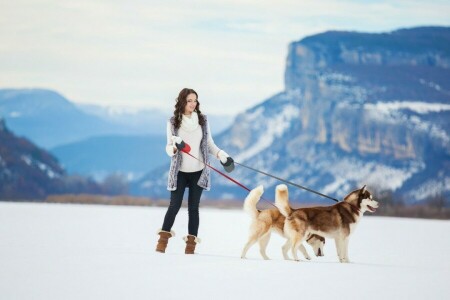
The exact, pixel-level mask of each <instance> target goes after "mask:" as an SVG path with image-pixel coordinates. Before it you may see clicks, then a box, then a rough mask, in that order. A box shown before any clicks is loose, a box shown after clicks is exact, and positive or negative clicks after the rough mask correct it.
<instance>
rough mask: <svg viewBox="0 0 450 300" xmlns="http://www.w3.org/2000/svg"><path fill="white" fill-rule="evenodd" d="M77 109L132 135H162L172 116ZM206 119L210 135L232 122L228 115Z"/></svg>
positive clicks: (151, 111) (147, 111)
mask: <svg viewBox="0 0 450 300" xmlns="http://www.w3.org/2000/svg"><path fill="white" fill-rule="evenodd" d="M77 107H78V108H79V109H81V110H82V111H83V112H85V113H87V114H90V115H93V116H97V117H99V118H101V119H103V120H105V121H108V122H113V123H116V124H120V125H122V126H123V127H125V128H129V131H130V132H132V133H134V135H136V134H142V135H149V134H150V135H161V134H164V133H165V132H166V124H167V120H168V119H169V117H170V116H171V115H172V112H171V111H162V110H158V109H148V108H147V109H146V108H130V107H118V106H99V105H93V104H79V105H77ZM208 118H209V119H210V120H212V122H213V124H214V126H213V127H212V128H211V132H212V133H219V132H221V131H223V130H224V129H226V128H227V127H228V126H230V124H231V122H232V121H233V118H232V116H229V115H214V114H213V115H210V114H208Z"/></svg>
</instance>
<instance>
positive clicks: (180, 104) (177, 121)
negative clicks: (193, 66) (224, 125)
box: [173, 88, 205, 129]
mask: <svg viewBox="0 0 450 300" xmlns="http://www.w3.org/2000/svg"><path fill="white" fill-rule="evenodd" d="M189 94H195V96H197V106H196V107H195V110H194V111H195V112H197V114H198V123H199V124H200V126H203V125H204V124H205V117H204V116H203V115H202V112H201V111H200V102H199V101H198V94H197V92H196V91H194V90H193V89H188V88H184V89H182V90H181V91H180V93H179V94H178V97H177V98H176V99H175V101H176V102H175V110H174V112H173V117H174V118H173V119H174V126H175V128H176V129H178V128H180V126H181V121H182V120H183V113H184V108H185V107H186V104H187V97H188V96H189Z"/></svg>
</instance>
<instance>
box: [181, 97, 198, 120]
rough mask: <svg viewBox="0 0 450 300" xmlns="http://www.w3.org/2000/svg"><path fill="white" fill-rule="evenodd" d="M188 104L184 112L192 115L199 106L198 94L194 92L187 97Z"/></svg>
mask: <svg viewBox="0 0 450 300" xmlns="http://www.w3.org/2000/svg"><path fill="white" fill-rule="evenodd" d="M186 101H187V103H186V106H185V107H184V114H185V115H190V114H192V112H193V111H194V110H195V108H196V107H197V96H196V95H195V94H194V93H191V94H189V95H188V96H187V98H186Z"/></svg>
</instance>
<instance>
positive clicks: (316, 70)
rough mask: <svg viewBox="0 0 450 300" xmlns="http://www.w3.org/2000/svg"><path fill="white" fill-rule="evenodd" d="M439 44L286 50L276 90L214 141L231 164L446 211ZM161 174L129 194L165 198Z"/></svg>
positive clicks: (322, 44)
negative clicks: (441, 202)
mask: <svg viewBox="0 0 450 300" xmlns="http://www.w3.org/2000/svg"><path fill="white" fill-rule="evenodd" d="M448 41H450V28H449V27H419V28H411V29H401V30H396V31H393V32H390V33H382V34H369V33H358V32H339V31H332V32H325V33H323V34H318V35H314V36H311V37H306V38H304V39H302V40H301V41H298V42H293V43H291V44H290V45H289V48H288V55H287V59H286V69H285V90H284V91H282V92H281V93H278V94H276V95H274V96H273V97H271V98H269V99H267V100H265V101H264V102H262V103H261V104H259V105H257V106H255V107H253V108H251V109H249V110H247V111H245V112H244V113H242V114H239V115H238V116H237V117H236V119H235V120H234V123H233V125H232V126H231V127H230V129H228V130H227V131H225V132H223V134H221V135H220V136H218V137H217V138H216V140H215V141H216V143H217V144H218V145H219V147H222V148H223V149H225V150H226V151H227V152H228V153H230V154H231V155H232V156H233V157H234V158H235V160H236V161H238V162H242V163H245V164H247V165H250V166H253V167H255V168H257V169H261V170H264V171H266V172H269V173H272V174H275V175H277V176H279V177H282V178H286V179H289V180H291V181H293V182H297V183H300V184H302V185H305V186H307V187H310V188H313V189H315V190H318V191H321V192H323V193H326V194H330V195H331V196H334V197H338V198H339V197H343V196H344V195H345V194H347V193H348V192H349V190H351V189H353V188H356V187H360V186H362V185H363V184H368V185H369V188H371V189H372V190H376V191H378V192H379V191H383V190H391V191H394V192H395V196H396V197H397V198H398V199H403V200H404V201H406V202H407V203H416V202H418V201H423V200H427V199H430V198H431V197H433V196H435V195H442V196H444V197H446V199H447V201H448V202H449V203H450V142H449V141H450V138H449V131H450V51H449V47H450V43H449V42H448ZM167 170H168V167H167V166H166V169H165V170H164V169H163V168H161V169H160V170H158V171H155V172H152V173H150V174H148V175H147V176H146V177H144V178H143V179H142V180H141V181H139V182H137V184H136V185H135V187H134V191H135V193H139V194H148V195H154V194H158V195H159V196H162V195H164V194H167V191H166V190H165V185H166V181H167ZM162 172H165V176H161V173H162ZM156 174H158V175H159V176H155V175H156ZM231 175H232V177H234V178H236V179H238V180H240V181H241V182H243V183H244V184H245V185H247V186H248V187H254V186H256V185H259V184H264V186H265V190H266V193H265V195H266V196H265V197H266V198H269V199H273V193H274V187H275V185H276V184H278V183H279V182H277V181H275V180H274V179H271V178H268V177H265V176H263V175H260V174H255V173H252V172H250V171H247V170H245V169H242V168H240V167H236V170H235V171H234V172H233V173H232V174H231ZM213 179H214V182H213V188H212V190H211V192H209V193H207V194H206V195H205V196H206V197H209V198H213V199H219V198H235V199H244V197H245V194H246V192H245V191H244V190H242V189H240V188H239V187H237V186H235V185H234V184H233V183H231V182H229V181H227V180H225V179H223V178H220V177H217V176H216V175H214V178H213ZM290 193H291V196H292V199H293V201H306V202H311V199H316V200H315V201H317V202H322V203H329V202H328V200H326V199H321V198H319V197H317V196H314V195H312V194H308V193H305V192H303V191H301V190H298V189H295V188H291V189H290Z"/></svg>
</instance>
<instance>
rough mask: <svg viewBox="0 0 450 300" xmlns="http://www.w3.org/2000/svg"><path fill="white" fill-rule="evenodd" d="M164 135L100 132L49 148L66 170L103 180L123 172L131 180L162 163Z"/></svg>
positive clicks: (164, 153) (164, 143)
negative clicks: (97, 135)
mask: <svg viewBox="0 0 450 300" xmlns="http://www.w3.org/2000/svg"><path fill="white" fill-rule="evenodd" d="M165 145H166V136H162V135H158V136H150V135H145V136H115V135H112V136H100V137H91V138H87V139H85V140H82V141H79V142H74V143H70V144H66V145H63V146H58V147H55V148H52V149H51V153H52V154H54V155H55V156H56V157H58V159H59V160H60V161H61V163H62V165H63V166H64V168H65V169H66V170H67V172H68V173H70V174H82V175H87V176H90V177H93V178H95V179H96V180H103V178H104V177H106V176H108V174H111V173H123V174H126V175H127V178H128V179H129V180H134V179H137V178H139V177H141V176H142V175H144V174H145V173H147V172H148V170H152V169H155V168H156V167H158V166H160V165H161V164H163V162H164V159H165V158H166V156H167V154H166V152H165V150H164V149H165Z"/></svg>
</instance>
